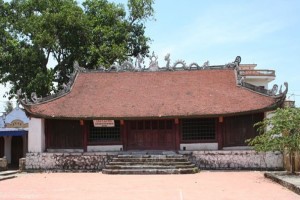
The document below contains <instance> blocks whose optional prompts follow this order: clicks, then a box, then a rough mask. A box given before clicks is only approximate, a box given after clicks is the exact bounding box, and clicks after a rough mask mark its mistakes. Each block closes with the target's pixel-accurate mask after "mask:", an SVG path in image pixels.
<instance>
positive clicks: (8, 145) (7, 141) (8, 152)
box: [4, 136, 12, 164]
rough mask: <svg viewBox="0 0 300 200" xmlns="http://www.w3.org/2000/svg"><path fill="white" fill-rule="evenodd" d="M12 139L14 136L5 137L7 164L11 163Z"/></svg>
mask: <svg viewBox="0 0 300 200" xmlns="http://www.w3.org/2000/svg"><path fill="white" fill-rule="evenodd" d="M11 139H12V136H4V156H5V157H6V160H7V163H9V164H10V163H11Z"/></svg>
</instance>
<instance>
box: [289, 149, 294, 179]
mask: <svg viewBox="0 0 300 200" xmlns="http://www.w3.org/2000/svg"><path fill="white" fill-rule="evenodd" d="M289 160H290V172H291V174H295V152H294V151H291V152H290V153H289Z"/></svg>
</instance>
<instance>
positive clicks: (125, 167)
mask: <svg viewBox="0 0 300 200" xmlns="http://www.w3.org/2000/svg"><path fill="white" fill-rule="evenodd" d="M194 167H195V165H194V164H189V165H106V166H105V168H106V169H186V168H194Z"/></svg>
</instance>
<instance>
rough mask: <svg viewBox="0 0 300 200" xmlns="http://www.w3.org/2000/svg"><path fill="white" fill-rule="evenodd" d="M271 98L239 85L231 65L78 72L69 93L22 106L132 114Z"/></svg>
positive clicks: (48, 113)
mask: <svg viewBox="0 0 300 200" xmlns="http://www.w3.org/2000/svg"><path fill="white" fill-rule="evenodd" d="M275 103H276V100H275V99H274V98H272V97H269V96H264V95H262V94H259V93H256V92H253V91H251V90H248V89H246V88H244V87H241V86H239V85H237V83H236V75H235V71H234V70H233V69H221V70H191V71H160V72H111V73H99V72H87V73H82V72H80V73H78V74H77V77H76V79H75V82H74V84H73V87H72V89H71V91H70V92H69V93H67V94H66V95H64V96H62V97H59V98H56V99H53V100H49V101H47V102H42V103H38V104H32V105H25V109H26V110H27V112H28V113H29V114H30V115H31V116H35V117H43V118H73V119H75V118H76V119H86V118H90V119H92V118H97V119H117V118H119V119H122V118H123V119H130V118H132V119H133V118H145V117H146V118H152V117H186V116H190V117H201V116H218V115H233V114H237V113H239V114H242V113H249V112H258V111H263V110H268V109H271V108H274V106H275Z"/></svg>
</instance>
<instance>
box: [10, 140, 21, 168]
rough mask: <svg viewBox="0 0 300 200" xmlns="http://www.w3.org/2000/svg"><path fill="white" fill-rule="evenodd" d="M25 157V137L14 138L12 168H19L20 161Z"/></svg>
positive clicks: (12, 141)
mask: <svg viewBox="0 0 300 200" xmlns="http://www.w3.org/2000/svg"><path fill="white" fill-rule="evenodd" d="M22 157H23V137H22V136H13V137H12V139H11V166H19V159H20V158H22Z"/></svg>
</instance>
